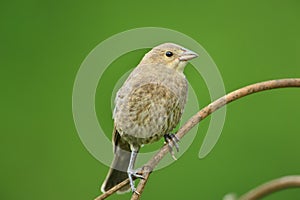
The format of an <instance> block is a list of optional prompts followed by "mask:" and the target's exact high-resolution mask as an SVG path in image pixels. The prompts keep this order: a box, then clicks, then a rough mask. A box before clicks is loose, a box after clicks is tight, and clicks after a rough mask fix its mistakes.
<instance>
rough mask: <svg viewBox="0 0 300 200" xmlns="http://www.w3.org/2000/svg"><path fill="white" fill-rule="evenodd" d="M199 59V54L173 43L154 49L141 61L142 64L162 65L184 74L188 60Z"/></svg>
mask: <svg viewBox="0 0 300 200" xmlns="http://www.w3.org/2000/svg"><path fill="white" fill-rule="evenodd" d="M196 57H198V54H196V53H195V52H193V51H191V50H188V49H186V48H184V47H182V46H179V45H177V44H173V43H164V44H161V45H158V46H156V47H154V48H153V49H152V50H151V51H149V52H148V53H147V54H146V55H145V56H144V58H143V59H142V61H141V64H157V65H162V66H165V67H168V68H171V69H174V70H176V71H178V72H183V69H184V67H185V66H186V64H187V61H188V60H191V59H193V58H196Z"/></svg>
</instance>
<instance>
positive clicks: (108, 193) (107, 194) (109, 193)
mask: <svg viewBox="0 0 300 200" xmlns="http://www.w3.org/2000/svg"><path fill="white" fill-rule="evenodd" d="M127 184H129V179H126V180H124V181H122V182H121V183H119V184H118V185H115V186H114V187H112V188H110V189H109V190H108V191H106V192H105V193H103V194H101V195H100V196H98V197H97V198H96V199H95V200H102V199H106V198H107V197H109V196H110V195H112V194H113V193H115V192H116V191H118V190H119V189H121V188H122V187H124V186H125V185H127Z"/></svg>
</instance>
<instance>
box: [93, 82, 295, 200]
mask: <svg viewBox="0 0 300 200" xmlns="http://www.w3.org/2000/svg"><path fill="white" fill-rule="evenodd" d="M285 87H300V78H290V79H278V80H270V81H265V82H260V83H256V84H253V85H249V86H246V87H243V88H240V89H238V90H235V91H233V92H231V93H229V94H227V95H225V96H223V97H221V98H219V99H217V100H215V101H214V102H212V103H210V104H209V105H208V106H206V107H204V108H203V109H201V110H200V111H199V112H198V113H196V114H195V115H194V116H192V117H191V118H190V119H189V120H188V121H187V122H186V123H185V124H184V125H183V126H182V127H181V128H180V129H179V130H178V132H177V133H176V136H177V137H178V138H179V139H180V138H182V137H183V136H184V135H185V134H187V132H188V131H189V130H191V129H192V128H193V127H194V126H195V125H196V124H198V123H199V122H200V121H201V120H203V119H205V118H206V117H207V116H209V115H210V114H211V113H213V112H214V111H216V110H218V109H219V108H221V107H222V106H224V105H226V104H228V103H230V102H232V101H234V100H237V99H239V98H242V97H244V96H247V95H250V94H253V93H256V92H260V91H264V90H270V89H276V88H285ZM171 145H172V144H171ZM168 152H169V151H168V146H167V145H164V146H163V147H162V148H161V149H160V151H158V152H157V153H156V154H155V155H154V156H153V157H152V158H151V159H150V160H149V161H148V162H147V163H146V164H145V165H144V166H145V167H146V168H147V169H151V170H146V171H143V175H144V177H145V179H144V180H141V181H140V182H139V185H138V187H137V192H136V193H134V194H133V195H132V197H131V199H132V200H137V199H139V198H140V196H141V194H142V192H143V190H144V187H145V185H146V183H147V180H148V178H149V176H150V173H151V171H152V169H154V168H155V167H156V166H157V164H158V163H159V162H160V161H161V160H162V158H163V157H164V156H165V155H166V154H167V153H168ZM108 192H109V191H108ZM106 193H107V192H106ZM106 193H104V194H103V195H105V194H106ZM137 194H139V195H137ZM101 196H102V195H101ZM97 200H98V199H97Z"/></svg>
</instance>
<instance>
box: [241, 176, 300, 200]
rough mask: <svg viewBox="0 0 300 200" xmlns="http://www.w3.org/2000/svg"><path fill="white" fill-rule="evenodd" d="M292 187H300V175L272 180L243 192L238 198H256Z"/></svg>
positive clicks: (253, 199) (243, 199)
mask: <svg viewBox="0 0 300 200" xmlns="http://www.w3.org/2000/svg"><path fill="white" fill-rule="evenodd" d="M292 187H300V176H285V177H282V178H279V179H275V180H272V181H270V182H267V183H265V184H263V185H260V186H258V187H257V188H255V189H253V190H251V191H249V192H248V193H246V194H244V195H243V196H241V197H240V198H239V200H256V199H260V198H262V197H265V196H267V195H269V194H271V193H274V192H277V191H279V190H283V189H287V188H292Z"/></svg>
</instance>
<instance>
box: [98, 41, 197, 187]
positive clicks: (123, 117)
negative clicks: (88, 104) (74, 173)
mask: <svg viewBox="0 0 300 200" xmlns="http://www.w3.org/2000/svg"><path fill="white" fill-rule="evenodd" d="M197 56H198V55H197V54H196V53H194V52H192V51H190V50H188V49H185V48H183V47H181V46H179V45H176V44H172V43H165V44H161V45H159V46H157V47H155V48H153V49H152V50H151V51H150V52H148V53H147V54H146V55H145V56H144V58H143V59H142V61H141V62H140V64H139V65H138V66H137V67H136V68H135V69H134V70H133V71H132V73H131V74H130V75H129V77H128V78H127V80H126V81H125V83H124V84H123V86H122V87H121V88H120V89H119V91H118V93H117V96H116V99H115V110H114V113H113V118H114V131H113V143H114V146H115V150H114V151H115V157H114V160H113V163H112V166H111V169H110V171H109V173H108V176H107V178H106V180H105V181H104V183H103V185H102V191H103V192H105V191H107V190H109V189H110V188H112V187H113V186H115V185H117V184H118V183H120V182H122V181H123V180H125V179H126V178H128V177H129V179H130V183H131V188H132V190H133V191H134V190H135V188H134V183H133V177H138V175H136V174H135V171H133V165H134V162H135V159H136V154H137V152H138V151H139V148H140V147H141V145H143V144H148V143H152V142H155V141H157V140H159V139H160V138H161V137H162V136H164V135H166V134H169V133H170V132H171V131H172V130H173V129H174V128H175V127H176V125H177V124H178V123H179V121H180V118H181V115H182V113H183V110H184V106H185V103H186V99H187V90H188V84H187V80H186V78H185V76H184V74H183V69H184V67H185V65H186V64H187V61H188V60H190V59H193V58H195V57H197ZM128 189H129V185H128V186H127V187H126V186H125V187H123V188H122V189H120V190H119V192H122V191H127V190H128Z"/></svg>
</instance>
